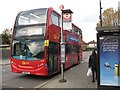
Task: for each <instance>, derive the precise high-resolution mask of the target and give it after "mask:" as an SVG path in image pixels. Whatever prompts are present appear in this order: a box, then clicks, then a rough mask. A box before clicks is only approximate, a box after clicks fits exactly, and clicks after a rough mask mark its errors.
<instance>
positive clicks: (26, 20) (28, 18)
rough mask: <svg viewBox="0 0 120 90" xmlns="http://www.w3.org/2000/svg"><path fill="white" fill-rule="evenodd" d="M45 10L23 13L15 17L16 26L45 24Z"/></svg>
mask: <svg viewBox="0 0 120 90" xmlns="http://www.w3.org/2000/svg"><path fill="white" fill-rule="evenodd" d="M46 17H47V9H46V8H43V9H34V10H29V11H23V12H21V13H20V14H19V16H18V17H17V23H16V25H31V24H41V23H46Z"/></svg>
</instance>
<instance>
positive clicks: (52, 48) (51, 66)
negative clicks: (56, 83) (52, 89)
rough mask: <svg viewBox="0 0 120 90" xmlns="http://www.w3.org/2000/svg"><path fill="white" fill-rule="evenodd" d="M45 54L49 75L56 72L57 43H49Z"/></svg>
mask: <svg viewBox="0 0 120 90" xmlns="http://www.w3.org/2000/svg"><path fill="white" fill-rule="evenodd" d="M47 52H48V53H47V57H48V59H47V64H48V73H49V75H51V74H53V73H56V72H57V71H58V43H56V42H50V43H49V47H48V51H47Z"/></svg>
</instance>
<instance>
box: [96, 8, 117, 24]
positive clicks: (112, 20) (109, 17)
mask: <svg viewBox="0 0 120 90" xmlns="http://www.w3.org/2000/svg"><path fill="white" fill-rule="evenodd" d="M117 25H118V11H116V10H114V9H113V8H108V9H106V10H104V11H103V13H102V26H117ZM97 26H100V21H99V22H98V23H97Z"/></svg>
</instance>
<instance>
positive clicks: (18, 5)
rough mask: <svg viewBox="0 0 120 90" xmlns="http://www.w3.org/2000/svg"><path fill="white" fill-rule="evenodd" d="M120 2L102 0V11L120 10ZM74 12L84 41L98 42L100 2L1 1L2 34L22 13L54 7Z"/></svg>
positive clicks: (74, 18)
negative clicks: (119, 7)
mask: <svg viewBox="0 0 120 90" xmlns="http://www.w3.org/2000/svg"><path fill="white" fill-rule="evenodd" d="M119 1H120V0H101V3H102V8H103V9H102V11H104V10H105V9H107V8H111V7H113V8H114V9H116V10H117V9H118V2H119ZM60 5H64V9H71V10H72V11H73V15H72V22H73V23H74V24H75V25H76V26H78V27H79V28H81V30H82V34H83V40H84V41H85V42H89V41H92V40H95V41H96V33H97V31H96V23H97V22H98V21H99V0H1V1H0V12H1V13H0V33H2V31H3V30H4V29H6V28H8V29H11V28H13V26H14V22H15V18H16V16H17V14H18V13H19V12H20V11H25V10H30V9H36V8H48V7H52V8H53V9H54V10H56V11H57V12H58V13H61V11H60V9H59V6H60Z"/></svg>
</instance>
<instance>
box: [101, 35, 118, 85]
mask: <svg viewBox="0 0 120 90" xmlns="http://www.w3.org/2000/svg"><path fill="white" fill-rule="evenodd" d="M99 67H100V68H99V84H100V85H103V86H120V36H119V35H105V36H104V35H103V36H102V35H101V36H100V37H99Z"/></svg>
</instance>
